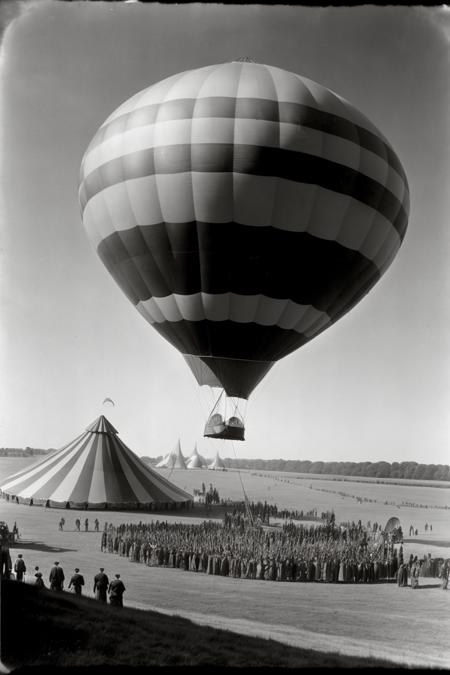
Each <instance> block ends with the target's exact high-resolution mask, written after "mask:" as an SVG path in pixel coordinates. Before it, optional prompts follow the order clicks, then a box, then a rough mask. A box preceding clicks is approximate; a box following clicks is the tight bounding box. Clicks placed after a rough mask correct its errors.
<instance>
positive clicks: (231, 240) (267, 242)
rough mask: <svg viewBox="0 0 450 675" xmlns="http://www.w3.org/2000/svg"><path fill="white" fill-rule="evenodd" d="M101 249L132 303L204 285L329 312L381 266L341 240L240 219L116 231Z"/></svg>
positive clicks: (377, 274)
mask: <svg viewBox="0 0 450 675" xmlns="http://www.w3.org/2000/svg"><path fill="white" fill-rule="evenodd" d="M97 253H98V255H99V257H100V258H101V260H102V262H103V263H104V264H105V266H106V267H107V269H108V271H109V272H110V274H111V275H112V276H113V277H114V279H115V280H116V282H117V283H118V284H119V286H120V287H121V288H122V290H123V291H124V293H125V294H126V295H127V297H128V298H129V299H130V301H131V302H132V303H133V304H134V305H137V304H138V303H139V302H144V301H145V300H148V299H149V298H151V297H158V298H162V297H167V296H168V295H172V294H173V293H176V294H180V295H192V294H194V293H199V292H200V291H202V292H204V293H211V294H216V293H237V294H239V295H258V294H262V295H266V296H267V297H270V298H276V299H287V298H289V299H291V300H292V301H293V302H296V303H299V304H302V305H313V306H314V307H315V308H316V309H318V310H320V311H328V309H329V307H330V306H332V305H333V302H334V298H335V297H336V295H337V294H339V293H340V292H341V291H342V289H344V288H350V291H351V292H352V291H353V290H354V285H355V283H357V280H358V278H359V275H360V274H361V273H362V271H364V274H365V275H368V277H369V278H370V279H371V280H373V283H375V282H376V281H377V280H378V279H379V278H380V276H381V273H382V271H383V270H379V269H378V268H377V266H376V265H375V264H374V263H373V262H371V261H370V260H368V259H367V258H365V257H364V256H363V255H361V254H360V253H359V252H357V251H353V250H351V249H348V248H346V247H345V246H341V245H340V244H338V243H336V242H335V241H327V240H325V239H319V238H318V237H314V236H312V235H311V234H308V233H306V232H287V231H285V230H277V229H275V228H272V227H258V228H255V227H251V226H245V225H240V224H238V223H226V224H223V225H216V224H211V223H195V222H194V223H176V224H171V223H166V224H164V223H162V224H159V225H149V226H146V227H139V226H137V227H135V228H133V229H131V230H125V231H123V232H114V233H112V234H110V235H109V236H108V237H106V238H105V239H104V240H103V241H102V242H100V244H99V245H98V248H97Z"/></svg>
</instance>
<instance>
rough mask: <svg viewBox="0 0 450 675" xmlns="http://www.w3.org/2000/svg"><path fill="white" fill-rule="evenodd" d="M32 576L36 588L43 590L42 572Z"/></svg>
mask: <svg viewBox="0 0 450 675" xmlns="http://www.w3.org/2000/svg"><path fill="white" fill-rule="evenodd" d="M34 576H35V577H36V581H35V582H34V585H35V586H37V587H38V588H45V584H44V580H43V578H42V572H36V574H35V575H34Z"/></svg>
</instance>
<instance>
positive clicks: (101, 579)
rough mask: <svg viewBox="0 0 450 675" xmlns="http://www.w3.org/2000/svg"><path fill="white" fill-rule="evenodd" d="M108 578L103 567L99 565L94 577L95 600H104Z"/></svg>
mask: <svg viewBox="0 0 450 675" xmlns="http://www.w3.org/2000/svg"><path fill="white" fill-rule="evenodd" d="M108 585H109V579H108V577H107V575H106V574H105V568H104V567H100V572H99V573H98V574H96V575H95V577H94V593H95V597H96V599H97V600H100V602H106V591H107V590H108Z"/></svg>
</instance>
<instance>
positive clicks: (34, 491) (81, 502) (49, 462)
mask: <svg viewBox="0 0 450 675" xmlns="http://www.w3.org/2000/svg"><path fill="white" fill-rule="evenodd" d="M117 434H118V432H117V431H116V429H115V428H114V427H113V426H112V424H111V423H110V422H109V421H108V420H107V419H106V418H105V417H104V416H103V415H101V416H100V417H99V418H98V419H97V420H95V422H93V423H92V424H91V425H90V426H89V427H87V429H86V431H85V432H84V433H83V434H81V435H80V436H78V437H77V438H75V440H73V441H72V442H70V443H68V444H67V445H65V446H64V447H63V448H61V449H60V450H58V451H56V452H54V453H52V454H51V455H50V456H48V457H46V458H45V459H44V460H42V461H41V462H39V463H38V464H34V465H33V466H31V467H28V468H26V469H24V470H22V471H19V472H18V473H16V474H14V475H12V476H10V477H8V478H7V479H5V481H4V483H3V484H2V485H0V495H1V496H2V497H4V498H6V499H8V500H9V501H11V500H12V501H16V502H18V503H26V504H32V505H39V506H49V507H54V508H74V509H85V508H89V509H123V510H132V509H136V510H139V509H143V510H160V509H166V508H167V509H174V508H179V507H182V506H187V505H191V503H192V501H193V497H192V496H191V495H189V494H188V493H187V492H185V491H184V490H181V489H180V488H178V487H177V486H176V485H173V484H172V483H171V482H169V481H168V480H167V479H166V478H163V477H162V476H160V475H159V473H157V472H156V471H153V470H152V469H151V468H150V467H148V466H147V465H146V464H144V462H142V461H141V460H140V459H139V458H138V457H137V456H136V455H135V454H134V453H133V452H132V451H131V450H130V449H129V448H128V447H127V446H126V445H125V443H123V441H121V439H120V438H119V437H118V435H117Z"/></svg>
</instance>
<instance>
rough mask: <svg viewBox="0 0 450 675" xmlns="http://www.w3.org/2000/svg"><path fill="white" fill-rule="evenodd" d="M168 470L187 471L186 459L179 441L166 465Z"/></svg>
mask: <svg viewBox="0 0 450 675" xmlns="http://www.w3.org/2000/svg"><path fill="white" fill-rule="evenodd" d="M164 466H165V468H166V469H185V468H186V459H185V457H184V456H183V453H182V452H181V443H180V439H178V441H177V444H176V446H175V448H174V449H173V450H172V452H171V453H170V455H169V456H168V458H167V462H166V464H165V465H164Z"/></svg>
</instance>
